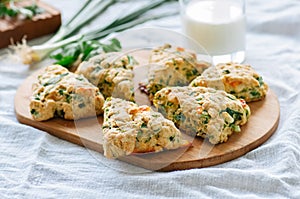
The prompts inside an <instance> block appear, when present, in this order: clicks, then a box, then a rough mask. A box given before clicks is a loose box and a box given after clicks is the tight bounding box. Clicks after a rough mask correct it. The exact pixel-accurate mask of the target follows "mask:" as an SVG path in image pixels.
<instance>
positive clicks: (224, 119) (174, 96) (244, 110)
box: [153, 87, 250, 144]
mask: <svg viewBox="0 0 300 199" xmlns="http://www.w3.org/2000/svg"><path fill="white" fill-rule="evenodd" d="M153 103H154V105H155V106H156V107H157V108H158V111H159V112H161V113H162V114H163V115H164V116H165V117H166V118H168V119H170V120H172V121H173V122H174V123H175V124H176V126H177V127H178V128H179V129H181V130H183V131H185V132H186V133H188V134H191V135H197V136H201V137H203V138H208V140H209V142H211V143H212V144H217V143H222V142H226V141H227V139H228V137H229V136H230V135H231V134H232V133H233V132H240V131H241V129H240V125H243V124H245V123H246V122H247V121H248V118H249V116H250V108H249V106H248V105H247V104H246V103H245V101H244V100H243V99H237V98H236V97H235V96H233V95H231V94H228V93H226V92H225V91H221V90H215V89H212V88H205V87H167V88H164V89H162V90H160V91H159V92H157V93H156V94H155V96H154V100H153Z"/></svg>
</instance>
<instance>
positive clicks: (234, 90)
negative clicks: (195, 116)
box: [190, 63, 268, 102]
mask: <svg viewBox="0 0 300 199" xmlns="http://www.w3.org/2000/svg"><path fill="white" fill-rule="evenodd" d="M190 85H191V86H203V87H210V88H215V89H219V90H225V91H226V92H227V93H230V94H233V95H234V96H236V97H237V98H243V99H244V100H245V101H246V102H252V101H257V100H261V99H263V98H264V97H265V96H266V93H267V91H268V85H267V84H266V83H265V82H264V81H263V79H262V77H261V76H260V75H259V74H257V73H256V72H255V71H254V69H253V68H251V66H250V65H243V64H236V63H226V64H218V65H217V66H216V67H211V68H209V69H207V70H206V71H205V72H204V73H203V74H202V75H201V76H199V77H197V78H196V79H194V80H193V81H192V82H191V84H190Z"/></svg>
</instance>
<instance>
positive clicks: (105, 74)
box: [75, 53, 135, 101]
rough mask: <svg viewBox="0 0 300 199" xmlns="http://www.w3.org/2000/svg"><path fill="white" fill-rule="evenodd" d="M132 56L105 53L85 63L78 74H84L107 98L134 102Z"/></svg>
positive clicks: (78, 69)
mask: <svg viewBox="0 0 300 199" xmlns="http://www.w3.org/2000/svg"><path fill="white" fill-rule="evenodd" d="M134 64H135V61H134V58H133V57H132V56H129V55H127V56H122V55H121V54H120V53H103V54H100V55H97V56H95V57H92V58H90V59H89V60H88V61H84V62H83V63H81V64H80V65H79V67H78V68H77V70H76V72H75V73H76V74H82V75H83V76H84V77H86V78H87V79H88V80H89V81H90V82H91V83H92V84H94V85H95V86H97V87H98V88H99V89H100V92H101V93H102V94H103V95H104V97H105V98H107V97H111V96H113V97H118V98H122V99H126V100H130V101H134V83H133V78H134V74H133V66H134Z"/></svg>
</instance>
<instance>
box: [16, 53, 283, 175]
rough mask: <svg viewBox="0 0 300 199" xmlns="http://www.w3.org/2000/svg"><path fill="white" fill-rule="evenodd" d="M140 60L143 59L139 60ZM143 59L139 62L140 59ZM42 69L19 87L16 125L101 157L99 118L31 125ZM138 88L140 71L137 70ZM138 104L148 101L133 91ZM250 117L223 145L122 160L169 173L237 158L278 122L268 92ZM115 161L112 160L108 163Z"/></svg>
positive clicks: (197, 141) (201, 143) (199, 143)
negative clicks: (32, 104)
mask: <svg viewBox="0 0 300 199" xmlns="http://www.w3.org/2000/svg"><path fill="white" fill-rule="evenodd" d="M140 57H143V56H140ZM141 59H142V58H141ZM43 70H44V69H41V70H40V71H37V72H36V73H34V74H32V75H31V76H29V77H28V78H27V79H26V80H25V81H24V83H23V84H22V85H21V86H20V87H19V89H18V90H17V93H16V96H15V112H16V116H17V119H18V120H19V122H21V123H23V124H27V125H30V126H33V127H35V128H38V129H41V130H44V131H46V132H48V133H50V134H52V135H54V136H57V137H59V138H62V139H65V140H67V141H70V142H72V143H75V144H78V145H81V146H84V147H86V148H89V149H92V150H95V151H98V152H101V153H103V147H102V131H101V126H102V116H98V117H92V118H88V119H82V120H77V121H75V122H74V121H67V120H64V119H60V118H55V119H51V120H48V121H45V122H37V121H34V120H33V119H32V117H31V114H30V110H29V103H30V96H31V94H32V91H31V87H32V84H33V83H34V82H35V81H36V77H37V75H38V74H40V73H42V72H43ZM135 73H136V74H138V75H136V76H137V77H138V78H137V79H136V80H135V84H136V86H137V84H138V82H139V81H140V80H141V78H144V76H143V75H141V73H143V71H141V70H136V72H135ZM136 99H137V101H138V103H139V104H140V103H141V102H143V101H145V104H149V102H148V101H147V97H146V96H145V95H144V94H142V93H140V92H139V91H136ZM249 106H250V108H251V112H252V115H251V117H250V120H249V122H248V123H247V124H246V125H244V126H242V128H241V129H242V131H241V132H240V133H234V134H233V135H232V136H230V138H229V140H228V141H227V142H226V143H223V144H218V145H211V144H209V143H208V142H207V141H206V140H203V139H201V138H191V137H189V136H186V138H187V139H190V140H192V142H193V143H192V146H191V147H189V148H182V149H178V150H172V151H164V152H160V153H151V154H145V155H130V156H126V157H122V158H120V159H121V160H123V161H125V162H128V163H131V164H134V165H137V166H140V167H143V168H146V169H150V170H159V171H172V170H182V169H191V168H201V167H208V166H212V165H216V164H220V163H224V162H227V161H229V160H232V159H235V158H237V157H240V156H242V155H244V154H246V153H247V152H249V151H251V150H252V149H254V148H256V147H258V146H260V145H261V144H263V143H264V142H265V141H266V140H267V139H268V138H269V137H270V136H271V135H272V134H273V133H274V132H275V130H276V128H277V126H278V122H279V116H280V109H279V103H278V100H277V97H276V95H275V94H274V92H272V91H271V90H269V91H268V93H267V96H266V98H265V99H264V100H262V101H258V102H252V103H249ZM111 161H114V160H111Z"/></svg>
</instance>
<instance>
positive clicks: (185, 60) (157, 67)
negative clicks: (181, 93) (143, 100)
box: [141, 44, 209, 101]
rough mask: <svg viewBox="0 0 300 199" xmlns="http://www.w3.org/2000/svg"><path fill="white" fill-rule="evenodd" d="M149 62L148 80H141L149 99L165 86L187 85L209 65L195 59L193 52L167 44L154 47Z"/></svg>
mask: <svg viewBox="0 0 300 199" xmlns="http://www.w3.org/2000/svg"><path fill="white" fill-rule="evenodd" d="M149 64H150V68H149V72H148V82H145V83H143V82H142V83H141V86H142V87H146V89H145V90H146V91H147V93H148V94H149V98H150V101H152V99H153V96H154V94H155V93H156V92H157V91H159V90H160V89H162V88H164V87H166V86H187V85H188V84H189V83H190V82H191V81H192V80H193V79H194V78H196V77H197V76H199V75H200V74H201V73H202V72H203V71H204V70H205V69H206V68H208V67H209V64H208V63H206V62H200V61H199V60H197V56H196V54H195V53H194V52H192V51H188V50H186V49H184V48H181V47H176V48H174V47H172V46H171V45H169V44H166V45H164V46H161V47H158V48H156V49H154V50H153V51H152V52H151V55H150V60H149ZM143 89H144V88H143Z"/></svg>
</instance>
